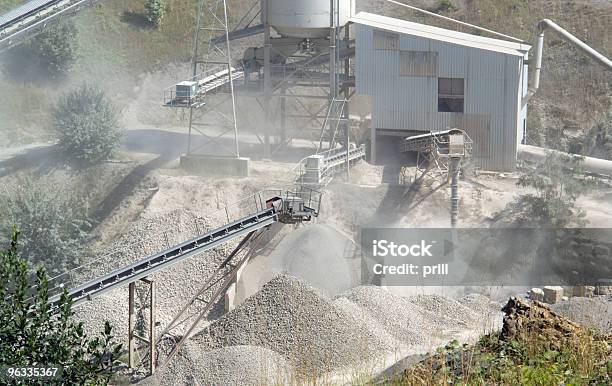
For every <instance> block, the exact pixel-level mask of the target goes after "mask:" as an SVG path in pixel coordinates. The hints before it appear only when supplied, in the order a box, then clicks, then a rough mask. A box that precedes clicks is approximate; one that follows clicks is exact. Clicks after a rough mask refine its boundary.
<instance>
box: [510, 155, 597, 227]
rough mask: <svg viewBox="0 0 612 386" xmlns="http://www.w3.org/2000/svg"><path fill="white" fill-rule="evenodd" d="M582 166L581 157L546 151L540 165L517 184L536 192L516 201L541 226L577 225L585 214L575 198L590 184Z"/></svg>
mask: <svg viewBox="0 0 612 386" xmlns="http://www.w3.org/2000/svg"><path fill="white" fill-rule="evenodd" d="M583 163H584V158H583V157H580V156H573V155H569V154H564V153H560V152H549V153H548V154H547V155H546V159H545V160H544V162H543V163H542V164H540V165H538V166H537V167H536V168H535V169H531V170H529V171H528V172H527V173H526V174H524V175H522V176H521V177H520V178H519V180H518V182H517V185H518V186H521V187H529V188H533V189H535V192H536V193H535V194H527V195H524V196H521V197H520V199H519V202H520V203H522V204H524V205H522V207H523V208H524V210H525V211H526V213H528V214H529V215H530V216H531V218H532V219H533V220H535V221H537V222H539V223H541V224H543V225H553V226H558V227H563V226H565V225H568V224H570V223H572V222H575V223H579V224H580V223H581V222H582V218H583V217H584V213H583V211H582V210H580V209H579V208H576V205H575V203H576V199H578V197H580V195H582V194H583V193H585V192H586V191H587V190H588V188H589V186H590V185H591V182H590V181H589V180H587V179H585V177H584V167H583Z"/></svg>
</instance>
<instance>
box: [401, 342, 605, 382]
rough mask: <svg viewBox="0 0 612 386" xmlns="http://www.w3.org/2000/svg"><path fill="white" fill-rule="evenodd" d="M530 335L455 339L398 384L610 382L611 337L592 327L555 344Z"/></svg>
mask: <svg viewBox="0 0 612 386" xmlns="http://www.w3.org/2000/svg"><path fill="white" fill-rule="evenodd" d="M526 338H527V339H525V340H504V339H502V338H501V337H500V335H498V334H490V335H485V336H483V337H482V338H481V339H480V341H479V342H478V344H476V345H475V346H468V345H467V344H463V345H460V344H459V343H458V342H457V341H453V342H450V343H449V344H448V345H446V346H445V347H443V348H441V349H438V350H437V352H436V353H434V354H433V355H431V356H430V357H428V358H427V359H426V360H424V361H422V362H420V363H419V364H417V365H416V366H414V367H412V368H410V369H408V370H406V372H405V373H404V376H403V378H401V379H398V380H396V381H395V382H392V384H397V385H442V384H446V385H541V386H548V385H608V384H610V383H609V382H610V380H611V379H610V374H611V373H612V372H611V370H612V360H611V359H610V358H611V355H612V351H611V347H612V346H610V343H612V340H611V338H610V337H609V336H608V337H606V336H601V335H599V336H595V335H593V334H592V333H590V332H586V333H585V334H583V335H581V336H578V337H572V338H567V339H564V340H565V341H564V342H563V344H561V345H559V348H551V347H550V345H549V344H547V341H546V339H544V338H543V337H541V336H538V332H537V331H530V333H529V336H527V337H526Z"/></svg>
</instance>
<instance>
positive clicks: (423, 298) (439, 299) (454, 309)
mask: <svg viewBox="0 0 612 386" xmlns="http://www.w3.org/2000/svg"><path fill="white" fill-rule="evenodd" d="M408 299H409V300H410V301H412V302H413V303H414V304H416V305H417V306H419V307H421V308H423V309H424V310H427V311H429V312H431V313H432V314H434V315H437V316H438V317H439V318H442V319H445V320H452V321H453V322H452V323H450V324H449V325H448V326H447V327H448V328H457V327H461V328H465V327H469V326H474V325H475V324H476V323H477V322H478V317H479V315H476V313H475V312H474V310H473V309H471V308H469V307H467V306H465V305H463V304H461V303H460V302H458V301H456V300H454V299H451V298H449V297H446V296H440V295H418V296H412V297H410V298H408Z"/></svg>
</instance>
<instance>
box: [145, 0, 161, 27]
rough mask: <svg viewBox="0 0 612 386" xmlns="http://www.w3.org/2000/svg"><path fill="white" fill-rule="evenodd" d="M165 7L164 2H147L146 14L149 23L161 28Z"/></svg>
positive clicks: (152, 0) (154, 0)
mask: <svg viewBox="0 0 612 386" xmlns="http://www.w3.org/2000/svg"><path fill="white" fill-rule="evenodd" d="M164 13H165V6H164V2H163V0H146V2H145V14H146V15H147V18H148V19H149V22H150V23H151V24H153V25H154V26H159V25H160V24H161V21H162V19H163V17H164Z"/></svg>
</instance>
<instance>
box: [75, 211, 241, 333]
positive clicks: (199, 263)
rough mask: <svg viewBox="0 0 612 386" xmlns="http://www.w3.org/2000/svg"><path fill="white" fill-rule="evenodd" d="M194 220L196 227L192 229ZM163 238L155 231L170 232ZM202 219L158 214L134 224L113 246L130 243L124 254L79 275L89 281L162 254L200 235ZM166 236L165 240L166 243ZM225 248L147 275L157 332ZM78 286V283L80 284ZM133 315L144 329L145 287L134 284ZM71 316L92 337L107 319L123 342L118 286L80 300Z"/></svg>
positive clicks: (122, 297) (123, 302)
mask: <svg viewBox="0 0 612 386" xmlns="http://www.w3.org/2000/svg"><path fill="white" fill-rule="evenodd" d="M196 220H197V225H196ZM170 224H171V231H169V232H167V233H166V234H163V233H162V234H159V231H160V229H170V228H169V225H170ZM206 224H207V222H206V219H204V218H200V217H197V216H195V215H194V214H192V213H190V212H188V211H172V212H169V213H166V214H159V215H156V216H153V217H150V218H148V219H145V220H142V221H139V222H137V223H134V225H133V226H132V228H131V229H130V230H129V231H128V232H127V233H126V234H125V235H124V236H123V237H122V238H121V240H120V242H118V243H117V245H129V244H130V243H135V244H134V245H133V246H132V247H131V248H129V249H128V250H125V251H119V252H116V253H114V254H111V255H109V256H108V259H103V260H102V261H100V262H96V263H95V264H92V265H91V266H90V267H89V269H88V271H87V272H84V273H83V279H85V276H87V277H88V278H93V277H96V276H99V275H103V274H106V273H109V272H111V271H112V270H114V269H117V268H120V267H123V266H125V265H127V264H130V263H132V262H134V261H137V260H139V259H141V258H144V257H146V256H147V255H149V254H152V253H156V252H159V251H162V250H164V249H166V248H167V245H175V244H177V243H179V242H182V241H185V240H187V239H189V238H191V237H194V236H195V235H196V234H198V233H199V232H204V231H205V227H206ZM166 238H167V240H168V241H167V242H166ZM227 248H229V247H227V246H226V247H225V248H217V249H214V250H211V251H207V252H206V253H203V254H201V255H196V256H192V257H190V258H188V259H186V260H184V261H183V262H181V263H179V264H177V265H174V266H172V267H169V268H167V269H165V270H163V271H160V272H157V273H155V274H154V275H152V279H153V280H154V281H155V285H156V292H157V297H156V305H157V313H156V320H157V322H159V326H158V328H157V332H158V333H159V332H161V330H162V329H163V328H164V327H166V326H167V325H168V323H169V322H170V321H171V320H172V319H173V318H174V317H175V316H176V314H177V313H178V312H179V311H180V310H181V308H182V306H183V305H184V304H185V302H187V301H188V300H189V299H191V297H192V296H193V295H194V294H195V293H196V292H197V290H198V289H199V288H200V287H201V285H202V284H203V280H205V279H206V278H208V277H209V276H210V275H211V274H212V273H213V272H214V270H215V269H216V267H217V266H218V265H219V263H220V262H221V261H222V260H223V259H224V253H226V252H227ZM81 282H84V281H81ZM136 287H137V305H140V304H142V305H143V307H140V306H138V307H137V311H140V312H141V316H142V317H143V318H142V321H141V325H142V328H143V329H145V330H146V328H147V325H148V323H147V322H148V317H147V315H148V312H149V310H148V298H147V296H148V294H147V289H148V288H147V287H146V285H144V284H142V283H140V282H138V283H137V286H136ZM75 317H76V319H77V320H79V321H82V322H83V323H84V328H85V332H86V333H88V334H90V335H91V334H97V333H98V332H99V331H101V328H102V326H103V321H105V320H108V321H110V322H111V324H112V325H113V326H114V328H115V330H114V335H115V336H116V337H117V339H118V340H119V341H120V342H121V343H127V328H128V326H127V322H128V288H127V286H124V287H122V288H118V289H116V290H114V291H111V292H108V293H106V294H104V295H101V296H99V297H97V298H94V299H93V300H92V301H91V302H85V303H83V304H81V305H80V306H78V307H76V308H75ZM186 327H187V325H184V328H186Z"/></svg>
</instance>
